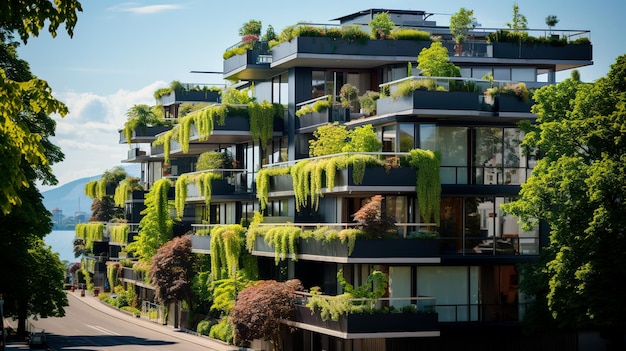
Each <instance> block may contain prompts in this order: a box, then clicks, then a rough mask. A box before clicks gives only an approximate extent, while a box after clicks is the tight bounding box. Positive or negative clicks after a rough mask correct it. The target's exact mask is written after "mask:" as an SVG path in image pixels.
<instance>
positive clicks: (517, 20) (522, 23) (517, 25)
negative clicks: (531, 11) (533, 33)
mask: <svg viewBox="0 0 626 351" xmlns="http://www.w3.org/2000/svg"><path fill="white" fill-rule="evenodd" d="M506 26H507V27H509V28H511V29H515V30H520V29H528V20H526V16H524V15H522V14H521V13H520V12H519V5H517V3H513V18H512V19H511V22H507V23H506Z"/></svg>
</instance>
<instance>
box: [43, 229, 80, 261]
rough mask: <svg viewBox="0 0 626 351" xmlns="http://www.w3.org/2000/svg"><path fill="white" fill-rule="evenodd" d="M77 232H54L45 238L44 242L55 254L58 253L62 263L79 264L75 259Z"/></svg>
mask: <svg viewBox="0 0 626 351" xmlns="http://www.w3.org/2000/svg"><path fill="white" fill-rule="evenodd" d="M74 237H76V232H75V231H73V230H53V231H52V232H50V234H48V235H46V236H45V237H44V238H43V241H44V242H45V243H46V244H47V245H50V246H51V247H52V251H53V252H58V253H59V257H60V258H61V261H68V262H70V263H71V262H78V261H79V259H78V258H74V245H73V244H72V241H74Z"/></svg>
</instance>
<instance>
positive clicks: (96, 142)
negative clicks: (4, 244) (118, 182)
mask: <svg viewBox="0 0 626 351" xmlns="http://www.w3.org/2000/svg"><path fill="white" fill-rule="evenodd" d="M165 86H167V84H166V83H165V82H162V81H157V82H154V83H152V84H150V85H148V86H146V87H144V88H141V89H139V90H136V91H128V90H119V91H117V92H116V93H114V94H111V95H107V96H100V95H97V94H93V93H77V92H64V93H58V94H55V97H56V98H57V99H59V100H61V101H63V102H64V103H65V104H66V105H67V107H68V109H69V113H68V114H67V115H66V116H65V117H64V118H61V117H59V116H55V117H54V119H55V120H56V121H57V126H56V136H55V137H53V138H52V142H53V143H55V144H56V145H58V146H60V147H61V150H62V151H63V153H64V154H65V160H64V161H63V162H60V163H58V164H55V165H53V166H52V169H53V172H54V174H55V175H56V177H57V179H58V180H59V185H62V184H65V183H67V182H70V181H72V180H76V179H79V178H83V177H90V176H96V175H100V174H102V173H104V172H105V171H106V170H109V169H112V168H113V167H115V166H119V165H123V166H131V164H122V163H121V160H123V159H125V158H126V155H127V151H128V148H129V146H128V145H126V144H119V140H120V137H119V132H118V131H119V130H120V129H122V128H123V127H124V122H126V119H127V117H126V111H128V109H129V108H131V107H132V106H133V105H137V104H147V105H154V104H155V101H154V96H153V95H154V91H155V90H156V89H158V88H162V87H165ZM134 168H136V169H137V170H138V167H136V166H135V167H134ZM133 175H135V176H138V174H133ZM49 188H50V187H40V190H41V191H45V190H47V189H49Z"/></svg>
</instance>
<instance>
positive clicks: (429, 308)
mask: <svg viewBox="0 0 626 351" xmlns="http://www.w3.org/2000/svg"><path fill="white" fill-rule="evenodd" d="M301 296H302V297H301V298H298V299H297V302H296V318H295V320H294V321H285V323H286V324H288V325H292V326H296V327H298V328H302V329H306V330H315V331H317V332H320V333H323V334H326V335H332V336H335V337H339V338H343V339H350V338H354V337H356V335H358V338H360V339H367V338H381V337H386V338H398V337H432V336H439V328H438V324H437V319H438V317H437V313H436V312H435V304H436V300H435V298H433V297H406V298H381V299H375V300H370V299H351V300H350V302H351V303H352V304H355V305H357V304H365V305H368V306H370V307H371V310H372V311H371V312H373V313H369V312H366V313H349V314H342V315H340V316H338V318H336V319H335V320H333V319H323V318H322V316H321V313H320V311H319V310H317V309H316V310H314V311H312V310H311V309H310V308H309V307H307V306H306V304H307V302H308V300H309V298H310V295H308V294H301ZM318 297H319V295H318ZM323 297H324V296H322V298H323ZM327 297H328V298H332V297H330V296H327ZM390 306H391V307H390ZM383 307H385V308H384V310H386V311H388V312H387V313H383V312H379V313H376V312H374V311H378V310H383Z"/></svg>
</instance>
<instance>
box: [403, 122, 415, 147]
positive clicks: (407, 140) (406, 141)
mask: <svg viewBox="0 0 626 351" xmlns="http://www.w3.org/2000/svg"><path fill="white" fill-rule="evenodd" d="M414 148H415V125H414V124H407V123H403V124H400V152H408V151H410V150H412V149H414Z"/></svg>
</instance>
